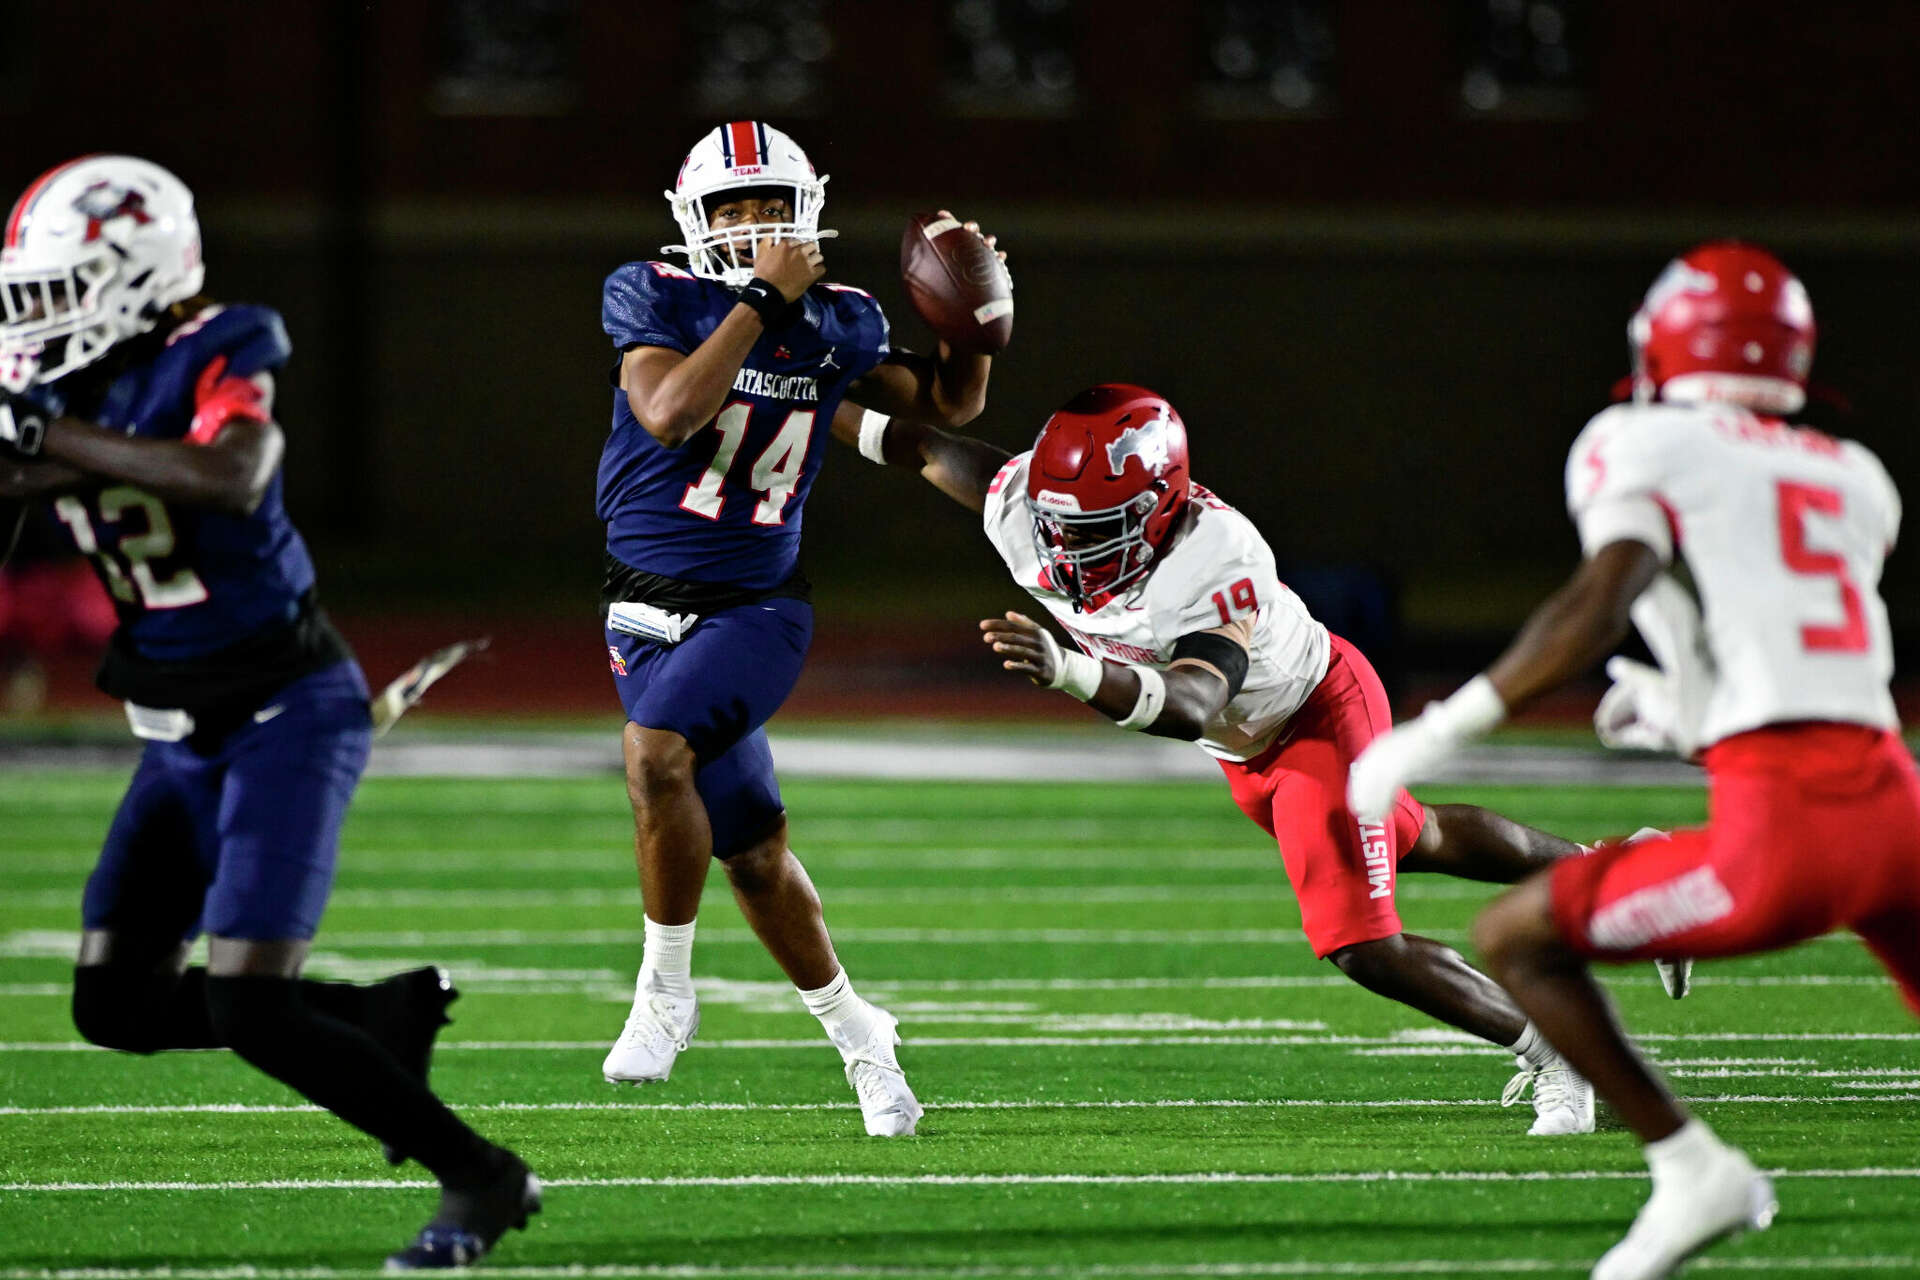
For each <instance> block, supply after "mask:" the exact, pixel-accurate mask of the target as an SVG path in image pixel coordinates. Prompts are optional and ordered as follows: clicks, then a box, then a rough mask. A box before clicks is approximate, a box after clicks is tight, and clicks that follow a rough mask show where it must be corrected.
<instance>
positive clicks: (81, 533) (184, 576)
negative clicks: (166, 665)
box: [53, 485, 207, 609]
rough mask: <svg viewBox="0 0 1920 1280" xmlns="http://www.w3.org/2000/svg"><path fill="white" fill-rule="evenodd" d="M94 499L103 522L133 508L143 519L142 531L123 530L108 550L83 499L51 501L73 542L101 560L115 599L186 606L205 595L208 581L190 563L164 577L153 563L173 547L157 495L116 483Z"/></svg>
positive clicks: (122, 516)
mask: <svg viewBox="0 0 1920 1280" xmlns="http://www.w3.org/2000/svg"><path fill="white" fill-rule="evenodd" d="M94 501H95V503H96V505H97V507H98V518H99V520H100V522H101V523H103V524H111V525H119V524H122V523H123V522H124V521H125V519H126V517H127V516H128V515H129V514H130V513H132V512H135V511H138V512H140V513H141V515H142V517H143V518H144V519H145V521H146V526H147V527H146V529H145V530H144V531H143V532H139V533H132V534H129V533H126V532H124V531H123V532H122V533H121V534H120V540H119V543H118V544H117V545H116V546H115V547H114V549H113V550H111V551H109V550H107V549H106V548H104V547H102V546H101V545H100V539H99V537H98V536H97V535H96V534H95V532H94V519H95V516H94V513H92V512H89V511H88V510H87V506H86V504H85V503H84V502H82V501H80V499H79V498H77V497H75V496H74V495H72V494H70V493H69V494H63V495H61V496H60V497H59V498H58V499H57V500H55V502H54V504H53V511H54V514H55V515H57V516H59V517H60V519H61V521H62V522H63V523H64V524H65V525H66V526H67V528H68V529H69V530H70V531H71V532H72V533H73V544H74V545H75V546H76V547H78V548H80V553H81V554H82V555H84V556H88V557H90V558H91V559H92V560H93V562H94V564H96V565H98V566H99V569H100V576H101V577H102V578H104V579H105V580H106V584H107V590H108V591H110V592H112V593H113V597H114V599H116V600H122V601H125V602H126V603H128V604H138V605H140V606H141V607H142V608H146V609H184V608H186V607H187V606H188V605H195V604H199V603H200V602H201V601H203V600H205V599H206V598H207V586H206V583H204V582H202V581H200V576H199V575H198V574H196V573H195V572H194V571H193V570H192V569H189V568H187V567H186V566H184V565H182V566H181V567H180V568H179V569H177V570H175V571H174V572H172V573H168V574H167V576H166V577H164V578H163V577H161V576H160V575H161V573H162V572H164V571H165V568H164V567H162V568H161V569H158V570H156V568H155V565H156V563H157V562H159V561H162V560H165V559H166V558H167V557H168V556H170V555H172V554H173V550H174V536H173V521H172V520H171V519H170V518H169V517H168V515H167V508H166V506H165V505H164V504H162V503H161V501H160V499H158V498H156V497H154V496H153V495H152V494H150V493H147V492H145V491H143V490H140V489H135V488H134V487H132V486H131V485H116V486H115V487H113V488H111V489H103V490H101V491H100V495H99V497H97V498H96V499H95V500H94Z"/></svg>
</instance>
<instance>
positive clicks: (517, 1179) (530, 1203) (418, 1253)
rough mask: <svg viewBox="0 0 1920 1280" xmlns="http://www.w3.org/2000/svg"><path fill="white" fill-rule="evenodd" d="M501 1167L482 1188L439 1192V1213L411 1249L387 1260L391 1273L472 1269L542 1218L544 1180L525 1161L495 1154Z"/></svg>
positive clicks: (505, 1153) (499, 1152) (505, 1152)
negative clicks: (506, 1239)
mask: <svg viewBox="0 0 1920 1280" xmlns="http://www.w3.org/2000/svg"><path fill="white" fill-rule="evenodd" d="M495 1151H496V1156H495V1159H496V1161H497V1167H496V1169H495V1172H494V1174H493V1176H492V1177H490V1178H489V1179H488V1180H487V1181H486V1182H483V1183H481V1184H480V1185H478V1186H474V1187H467V1188H462V1189H455V1188H453V1187H442V1188H440V1212H438V1213H436V1214H434V1215H433V1221H431V1222H429V1223H428V1224H427V1225H426V1226H424V1227H422V1228H421V1229H420V1234H419V1235H418V1236H416V1237H414V1241H413V1243H412V1244H410V1245H408V1246H407V1247H406V1248H404V1249H402V1250H401V1251H400V1252H398V1253H396V1254H393V1255H391V1256H390V1257H388V1259H387V1270H389V1271H443V1270H446V1269H448V1268H451V1267H470V1266H472V1265H473V1264H474V1263H476V1262H478V1261H480V1259H482V1258H484V1257H486V1256H487V1253H488V1251H489V1250H491V1249H492V1248H493V1246H494V1245H495V1244H497V1243H498V1242H499V1240H500V1237H501V1236H503V1235H505V1234H507V1232H508V1231H524V1230H526V1226H527V1219H528V1218H530V1217H532V1216H533V1215H534V1214H536V1213H538V1212H540V1179H538V1178H536V1177H534V1176H533V1170H531V1169H529V1168H527V1163H526V1161H524V1160H522V1159H521V1158H520V1157H519V1156H516V1155H515V1154H513V1152H511V1151H508V1150H506V1149H505V1148H495Z"/></svg>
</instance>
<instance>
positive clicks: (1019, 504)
mask: <svg viewBox="0 0 1920 1280" xmlns="http://www.w3.org/2000/svg"><path fill="white" fill-rule="evenodd" d="M1032 460H1033V451H1032V450H1031V449H1029V450H1027V452H1025V453H1017V454H1015V455H1014V456H1013V457H1011V458H1008V459H1007V460H1006V462H1005V463H1003V464H1002V465H1001V467H1000V470H999V471H998V472H996V473H995V474H994V477H993V480H992V481H991V482H990V483H989V484H988V485H987V500H986V502H985V503H983V504H982V505H981V508H980V525H981V527H982V528H983V529H985V530H986V534H987V541H989V542H991V543H992V544H993V548H994V550H996V551H998V552H999V553H1000V558H1001V559H1002V560H1005V561H1006V562H1007V566H1008V567H1009V568H1013V567H1014V566H1015V565H1016V564H1017V563H1018V560H1019V558H1020V557H1021V556H1022V555H1025V554H1029V553H1030V552H1031V548H1032V546H1033V534H1032V531H1031V525H1030V517H1029V516H1028V515H1027V465H1028V463H1030V462H1032ZM1022 585H1025V584H1022Z"/></svg>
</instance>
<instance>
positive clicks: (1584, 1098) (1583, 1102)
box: [1500, 1055, 1593, 1138]
mask: <svg viewBox="0 0 1920 1280" xmlns="http://www.w3.org/2000/svg"><path fill="white" fill-rule="evenodd" d="M1513 1061H1514V1065H1515V1066H1517V1067H1519V1068H1520V1072H1519V1074H1518V1075H1516V1076H1514V1078H1513V1079H1511V1080H1509V1081H1507V1087H1506V1088H1505V1089H1504V1090H1502V1091H1501V1093H1500V1105H1501V1106H1503V1107H1510V1106H1512V1105H1513V1104H1514V1103H1516V1102H1518V1101H1520V1099H1522V1098H1524V1097H1526V1096H1527V1089H1528V1088H1529V1087H1531V1088H1532V1089H1533V1127H1532V1128H1531V1129H1529V1130H1527V1132H1528V1133H1529V1134H1531V1135H1533V1136H1534V1137H1536V1138H1562V1137H1566V1136H1568V1135H1570V1134H1576V1133H1592V1132H1593V1086H1592V1085H1590V1084H1588V1083H1587V1078H1586V1077H1585V1076H1583V1075H1581V1074H1580V1073H1579V1072H1577V1071H1575V1070H1574V1069H1573V1068H1572V1067H1570V1066H1568V1065H1567V1063H1566V1060H1565V1059H1564V1058H1561V1057H1559V1056H1558V1055H1555V1057H1554V1060H1553V1062H1552V1063H1550V1064H1549V1065H1547V1066H1544V1067H1536V1066H1534V1065H1533V1064H1532V1063H1530V1062H1528V1061H1527V1060H1526V1059H1525V1058H1515V1059H1514V1060H1513Z"/></svg>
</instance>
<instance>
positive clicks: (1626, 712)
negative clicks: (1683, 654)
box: [1593, 658, 1684, 754]
mask: <svg viewBox="0 0 1920 1280" xmlns="http://www.w3.org/2000/svg"><path fill="white" fill-rule="evenodd" d="M1607 675H1608V676H1609V677H1610V678H1611V679H1612V680H1613V687H1612V688H1610V689H1608V690H1607V692H1606V696H1604V697H1602V698H1601V699H1600V705H1599V706H1598V707H1597V708H1595V709H1594V713H1593V731H1594V733H1596V734H1598V735H1599V738H1600V741H1601V743H1602V744H1603V745H1604V746H1608V747H1611V748H1613V749H1614V750H1615V751H1663V752H1672V753H1678V754H1684V753H1682V752H1680V742H1679V737H1678V734H1677V731H1676V725H1677V724H1678V723H1679V705H1678V701H1677V700H1676V698H1675V697H1674V689H1673V681H1672V680H1670V679H1669V678H1668V677H1667V674H1666V673H1665V672H1664V671H1661V670H1659V669H1658V668H1657V667H1650V666H1648V665H1647V664H1646V663H1644V662H1635V661H1634V660H1633V659H1631V658H1609V659H1607Z"/></svg>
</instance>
